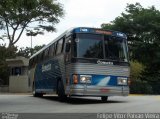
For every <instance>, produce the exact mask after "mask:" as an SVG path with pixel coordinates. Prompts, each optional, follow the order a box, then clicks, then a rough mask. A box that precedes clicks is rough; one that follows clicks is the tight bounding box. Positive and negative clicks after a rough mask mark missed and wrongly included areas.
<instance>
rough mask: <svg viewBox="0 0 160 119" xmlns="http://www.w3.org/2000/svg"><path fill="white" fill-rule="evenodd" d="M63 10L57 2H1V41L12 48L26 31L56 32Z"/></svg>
mask: <svg viewBox="0 0 160 119" xmlns="http://www.w3.org/2000/svg"><path fill="white" fill-rule="evenodd" d="M63 14H64V12H63V8H62V5H61V4H60V3H58V2H57V1H56V0H0V28H1V29H2V30H3V32H1V33H4V34H2V36H1V37H0V38H1V39H3V40H4V39H7V40H9V47H12V46H13V45H14V44H15V43H16V42H17V41H18V40H19V39H20V37H21V35H22V33H23V32H24V31H25V30H27V31H28V30H32V31H35V32H36V33H37V31H38V32H40V33H41V32H44V31H48V32H49V31H55V24H56V23H58V22H59V19H60V18H61V17H63Z"/></svg>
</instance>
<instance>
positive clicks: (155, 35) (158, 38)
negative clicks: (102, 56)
mask: <svg viewBox="0 0 160 119" xmlns="http://www.w3.org/2000/svg"><path fill="white" fill-rule="evenodd" d="M102 28H103V29H112V30H118V31H122V32H124V33H126V34H127V36H128V44H129V49H130V58H131V59H132V60H137V61H138V62H141V63H142V64H144V65H145V70H144V71H143V72H142V78H141V80H143V81H144V80H145V81H147V83H150V82H154V84H158V82H159V81H160V78H159V77H160V60H159V59H160V45H159V44H160V11H159V10H157V9H156V8H155V7H154V6H151V7H149V8H143V7H142V6H141V5H140V4H139V3H136V4H128V5H127V7H126V9H125V12H123V13H122V14H121V16H119V17H117V18H115V20H113V21H112V22H111V23H108V24H102ZM154 84H153V85H152V87H155V86H154ZM158 86H160V84H158ZM158 86H157V88H156V89H155V90H154V89H153V90H154V91H157V90H159V93H160V89H158Z"/></svg>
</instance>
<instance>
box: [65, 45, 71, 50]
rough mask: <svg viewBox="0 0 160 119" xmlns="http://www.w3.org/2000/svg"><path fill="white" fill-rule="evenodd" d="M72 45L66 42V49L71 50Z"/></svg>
mask: <svg viewBox="0 0 160 119" xmlns="http://www.w3.org/2000/svg"><path fill="white" fill-rule="evenodd" d="M70 47H71V44H70V43H66V49H65V51H66V52H69V51H70Z"/></svg>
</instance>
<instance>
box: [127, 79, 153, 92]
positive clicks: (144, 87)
mask: <svg viewBox="0 0 160 119" xmlns="http://www.w3.org/2000/svg"><path fill="white" fill-rule="evenodd" d="M130 93H131V94H152V93H153V89H152V86H151V85H150V84H149V83H148V82H147V81H141V80H134V81H132V82H131V85H130Z"/></svg>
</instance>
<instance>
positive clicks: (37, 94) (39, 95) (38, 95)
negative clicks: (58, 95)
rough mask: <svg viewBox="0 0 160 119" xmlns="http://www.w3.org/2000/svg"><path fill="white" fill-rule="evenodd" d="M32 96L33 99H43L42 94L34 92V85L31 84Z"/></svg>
mask: <svg viewBox="0 0 160 119" xmlns="http://www.w3.org/2000/svg"><path fill="white" fill-rule="evenodd" d="M32 94H33V97H43V93H37V92H36V91H35V85H34V83H33V86H32Z"/></svg>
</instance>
